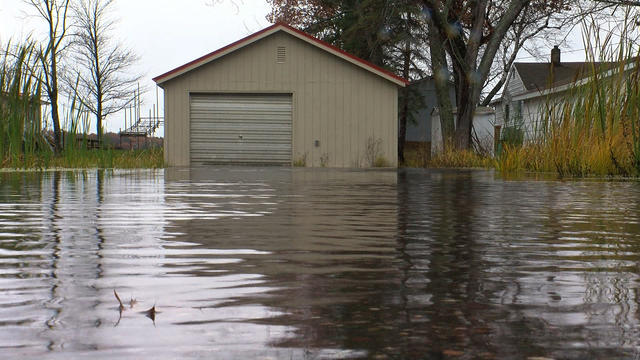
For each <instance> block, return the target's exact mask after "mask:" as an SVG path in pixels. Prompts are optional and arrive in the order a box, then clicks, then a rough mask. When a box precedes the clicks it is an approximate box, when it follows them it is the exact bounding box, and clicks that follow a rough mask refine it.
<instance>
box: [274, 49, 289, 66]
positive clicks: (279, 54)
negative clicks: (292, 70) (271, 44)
mask: <svg viewBox="0 0 640 360" xmlns="http://www.w3.org/2000/svg"><path fill="white" fill-rule="evenodd" d="M286 60H287V48H286V47H284V46H278V48H277V49H276V62H277V63H278V64H284V62H285V61H286Z"/></svg>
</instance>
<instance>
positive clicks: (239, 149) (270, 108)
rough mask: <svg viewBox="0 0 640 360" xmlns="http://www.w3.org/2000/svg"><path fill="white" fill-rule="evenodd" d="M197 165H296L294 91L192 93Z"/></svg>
mask: <svg viewBox="0 0 640 360" xmlns="http://www.w3.org/2000/svg"><path fill="white" fill-rule="evenodd" d="M190 110H191V122H190V123H191V161H192V163H195V164H198V163H200V164H203V163H205V164H206V163H221V164H234V163H238V164H242V163H246V164H251V163H258V164H283V165H289V164H291V138H292V130H291V118H292V116H291V114H292V103H291V95H289V94H286V95H282V94H277V95H271V94H258V95H246V94H230V95H226V94H225V95H221V94H196V95H192V96H191V106H190Z"/></svg>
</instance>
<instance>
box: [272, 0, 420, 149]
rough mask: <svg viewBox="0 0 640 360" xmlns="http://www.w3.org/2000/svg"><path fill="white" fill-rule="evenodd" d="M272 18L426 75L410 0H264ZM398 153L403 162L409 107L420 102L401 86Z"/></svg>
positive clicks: (415, 75) (410, 74)
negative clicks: (269, 8)
mask: <svg viewBox="0 0 640 360" xmlns="http://www.w3.org/2000/svg"><path fill="white" fill-rule="evenodd" d="M268 1H269V3H270V4H271V12H270V13H269V15H268V16H267V19H268V20H269V21H271V22H274V23H275V22H285V23H287V24H290V25H292V26H295V27H297V28H300V29H302V30H304V31H306V32H308V33H310V34H313V35H315V36H316V37H318V38H320V39H322V40H324V41H327V42H329V43H331V44H333V45H335V46H338V47H340V48H342V49H344V50H346V51H348V52H350V53H352V54H354V55H356V56H358V57H360V58H362V59H365V60H368V61H370V62H372V63H374V64H376V65H379V66H382V67H385V68H387V69H389V70H391V71H394V72H395V73H397V74H401V75H402V76H403V77H404V78H406V79H420V78H423V77H424V76H425V70H426V67H427V66H426V65H425V64H426V62H428V56H427V54H428V51H426V47H425V44H426V31H425V23H424V21H423V20H422V16H421V9H422V8H421V6H420V4H419V3H418V2H416V1H413V0H268ZM400 95H401V96H400V103H399V110H400V111H399V131H398V156H399V159H400V161H403V160H404V141H405V133H406V126H407V122H408V121H410V120H411V118H412V111H411V105H412V104H414V103H419V102H421V101H419V99H420V98H419V97H418V96H415V95H416V94H413V93H412V92H411V90H410V89H409V88H405V89H402V90H401V93H400Z"/></svg>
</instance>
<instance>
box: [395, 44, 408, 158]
mask: <svg viewBox="0 0 640 360" xmlns="http://www.w3.org/2000/svg"><path fill="white" fill-rule="evenodd" d="M403 55H404V65H403V68H402V77H404V78H405V79H409V67H410V66H411V42H410V41H409V40H407V43H406V45H405V48H404V54H403ZM409 91H410V90H409V88H408V87H405V88H404V89H402V94H403V96H402V104H401V110H400V111H401V112H400V128H399V129H398V160H399V161H400V162H401V163H403V162H404V145H405V142H406V139H407V118H408V116H409Z"/></svg>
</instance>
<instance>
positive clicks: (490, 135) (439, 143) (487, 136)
mask: <svg viewBox="0 0 640 360" xmlns="http://www.w3.org/2000/svg"><path fill="white" fill-rule="evenodd" d="M457 116H458V109H457V108H453V119H454V122H455V123H457ZM431 119H432V122H431V134H432V140H431V154H432V155H436V154H439V153H441V152H442V151H443V149H444V146H443V145H444V138H443V136H442V127H441V125H440V113H439V110H438V108H434V109H433V114H432V115H431ZM495 125H496V119H495V110H494V109H493V108H490V107H487V106H478V107H477V108H476V110H475V113H474V114H473V124H472V128H471V141H472V146H473V148H474V149H475V150H476V151H477V152H479V153H481V154H485V155H493V153H494V137H495Z"/></svg>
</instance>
